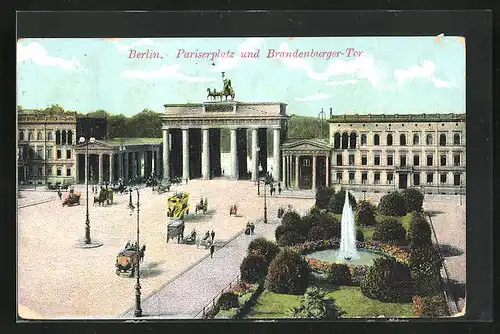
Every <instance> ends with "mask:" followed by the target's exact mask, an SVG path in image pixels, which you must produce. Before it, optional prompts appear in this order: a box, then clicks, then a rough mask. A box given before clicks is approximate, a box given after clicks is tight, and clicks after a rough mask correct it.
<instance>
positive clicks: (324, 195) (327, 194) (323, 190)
mask: <svg viewBox="0 0 500 334" xmlns="http://www.w3.org/2000/svg"><path fill="white" fill-rule="evenodd" d="M334 194H335V188H333V187H323V186H321V187H318V189H317V190H316V203H315V207H316V208H318V209H326V208H328V203H330V198H332V196H333V195H334Z"/></svg>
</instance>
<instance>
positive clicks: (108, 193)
mask: <svg viewBox="0 0 500 334" xmlns="http://www.w3.org/2000/svg"><path fill="white" fill-rule="evenodd" d="M113 200H114V193H113V189H112V188H102V189H101V191H100V192H99V196H95V197H94V205H95V204H96V203H98V204H99V206H101V204H102V205H104V204H108V205H109V204H111V203H113Z"/></svg>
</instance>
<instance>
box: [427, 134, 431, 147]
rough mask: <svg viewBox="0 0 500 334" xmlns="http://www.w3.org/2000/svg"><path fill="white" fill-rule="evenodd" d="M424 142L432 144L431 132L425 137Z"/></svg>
mask: <svg viewBox="0 0 500 334" xmlns="http://www.w3.org/2000/svg"><path fill="white" fill-rule="evenodd" d="M425 144H426V145H432V135H431V134H428V135H427V137H426V138H425Z"/></svg>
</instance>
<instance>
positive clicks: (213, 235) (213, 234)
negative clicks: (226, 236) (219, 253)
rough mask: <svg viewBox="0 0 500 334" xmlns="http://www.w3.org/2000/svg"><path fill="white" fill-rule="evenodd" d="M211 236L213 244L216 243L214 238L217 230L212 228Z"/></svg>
mask: <svg viewBox="0 0 500 334" xmlns="http://www.w3.org/2000/svg"><path fill="white" fill-rule="evenodd" d="M210 236H211V237H212V244H213V243H214V238H215V232H214V230H212V233H210Z"/></svg>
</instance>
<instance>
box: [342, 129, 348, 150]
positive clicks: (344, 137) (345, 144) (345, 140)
mask: <svg viewBox="0 0 500 334" xmlns="http://www.w3.org/2000/svg"><path fill="white" fill-rule="evenodd" d="M348 145H349V135H348V134H347V132H344V133H343V134H342V149H346V148H348Z"/></svg>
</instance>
